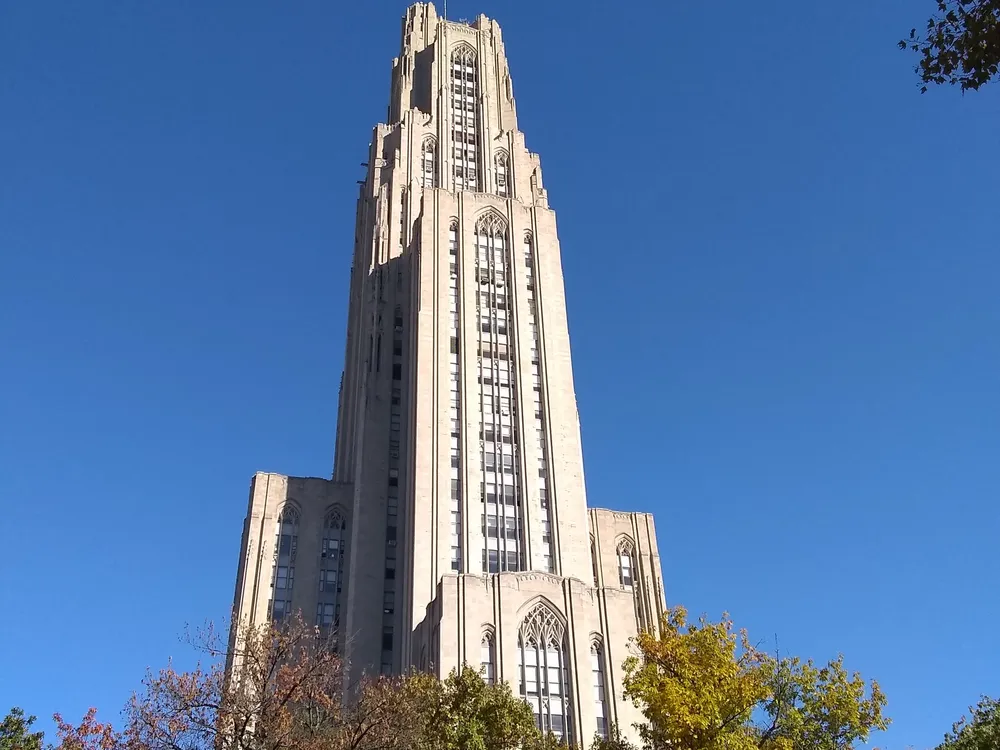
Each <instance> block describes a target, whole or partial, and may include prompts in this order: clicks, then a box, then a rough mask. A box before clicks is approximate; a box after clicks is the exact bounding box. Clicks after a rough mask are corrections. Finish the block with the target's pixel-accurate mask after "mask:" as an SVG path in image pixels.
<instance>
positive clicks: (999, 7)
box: [899, 0, 1000, 92]
mask: <svg viewBox="0 0 1000 750" xmlns="http://www.w3.org/2000/svg"><path fill="white" fill-rule="evenodd" d="M899 48H900V49H904V50H905V49H910V50H913V51H914V52H916V53H918V54H919V55H920V61H919V62H918V63H917V66H916V72H917V75H918V76H919V77H920V80H921V83H922V86H921V89H920V90H921V92H924V91H927V88H928V86H929V85H931V84H942V83H948V84H952V85H958V86H960V87H961V88H962V91H963V92H964V91H968V90H970V89H971V90H973V91H975V90H977V89H978V88H979V87H980V86H982V85H983V84H985V83H987V82H989V81H990V80H991V79H992V78H995V77H996V76H997V70H998V67H1000V0H937V13H936V14H935V15H933V16H932V17H931V18H930V19H929V20H928V21H927V27H926V29H925V31H924V32H923V33H922V34H921V33H918V31H917V29H912V30H911V31H910V36H909V38H908V39H903V40H901V41H900V42H899Z"/></svg>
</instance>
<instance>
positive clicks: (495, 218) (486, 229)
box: [476, 208, 507, 237]
mask: <svg viewBox="0 0 1000 750" xmlns="http://www.w3.org/2000/svg"><path fill="white" fill-rule="evenodd" d="M476 234H477V235H482V236H485V237H503V236H505V235H506V234H507V219H505V218H504V217H503V215H502V214H501V213H500V212H499V211H497V210H496V209H494V208H488V209H486V210H485V211H484V212H483V213H482V214H480V215H479V217H478V218H477V219H476Z"/></svg>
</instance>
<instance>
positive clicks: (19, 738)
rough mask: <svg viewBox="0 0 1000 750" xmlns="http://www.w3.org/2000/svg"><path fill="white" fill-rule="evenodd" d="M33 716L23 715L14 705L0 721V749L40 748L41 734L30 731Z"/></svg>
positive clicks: (27, 749)
mask: <svg viewBox="0 0 1000 750" xmlns="http://www.w3.org/2000/svg"><path fill="white" fill-rule="evenodd" d="M34 723H35V717H34V716H25V715H24V711H22V710H21V709H20V708H17V707H16V706H15V707H14V708H12V709H11V710H10V712H9V713H8V714H7V716H5V717H4V720H3V721H2V722H0V750H42V739H43V735H42V733H41V732H32V731H31V725H32V724H34Z"/></svg>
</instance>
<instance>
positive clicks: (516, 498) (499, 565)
mask: <svg viewBox="0 0 1000 750" xmlns="http://www.w3.org/2000/svg"><path fill="white" fill-rule="evenodd" d="M475 238H476V247H475V263H476V272H475V274H474V275H473V278H475V279H476V280H477V282H478V284H477V287H478V292H477V294H476V326H475V329H474V330H475V331H476V332H477V333H476V335H477V337H478V345H477V350H478V352H477V353H478V375H479V382H480V385H481V388H480V394H481V401H480V403H479V437H480V443H479V445H480V451H481V453H480V467H481V469H482V471H483V485H482V502H483V508H482V514H483V525H484V527H485V528H487V529H492V530H493V532H492V533H489V532H488V531H487V532H484V536H483V548H482V565H483V572H484V573H499V572H503V571H508V570H523V569H524V567H525V566H524V554H523V544H522V536H523V535H522V533H521V529H523V528H524V522H523V516H522V513H523V510H522V509H523V499H524V477H523V473H522V470H521V461H520V457H521V449H520V439H519V431H518V429H517V425H518V409H519V404H518V403H517V391H516V389H515V388H513V387H512V384H511V377H510V373H511V372H515V371H516V361H515V356H514V351H515V348H514V346H513V341H512V338H511V336H510V333H509V329H508V327H507V310H506V295H507V279H509V278H510V267H511V259H510V247H509V245H508V242H507V226H506V224H505V222H504V220H503V218H502V217H501V216H500V215H499V214H498V213H495V212H490V213H487V214H486V215H484V216H482V217H481V218H480V219H479V220H478V221H477V222H476V230H475ZM501 300H503V301H504V303H503V304H504V308H501V307H500V305H501Z"/></svg>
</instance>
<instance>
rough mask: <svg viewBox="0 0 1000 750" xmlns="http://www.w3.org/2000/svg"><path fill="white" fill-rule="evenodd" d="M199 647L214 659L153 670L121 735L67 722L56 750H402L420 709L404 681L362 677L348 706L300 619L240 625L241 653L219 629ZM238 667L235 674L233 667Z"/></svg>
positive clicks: (91, 715) (325, 652) (332, 659)
mask: <svg viewBox="0 0 1000 750" xmlns="http://www.w3.org/2000/svg"><path fill="white" fill-rule="evenodd" d="M190 640H191V643H192V645H194V646H195V647H196V648H198V649H199V650H201V651H202V652H203V653H204V654H205V655H206V656H207V657H208V664H207V665H204V666H203V665H201V664H199V665H198V666H197V667H195V669H193V670H191V671H188V672H179V671H177V670H175V669H174V668H173V667H172V666H168V667H167V668H166V669H163V670H160V671H159V672H156V673H153V672H150V673H148V674H147V675H146V678H145V679H144V680H143V683H142V689H141V690H140V691H139V692H138V693H136V694H135V695H134V696H133V697H132V699H131V700H130V701H129V703H128V705H127V706H126V709H125V726H124V729H122V730H121V731H116V730H114V729H112V728H111V727H110V726H109V725H105V724H101V723H100V722H98V721H97V720H96V712H95V711H94V710H93V709H91V711H90V712H88V714H87V715H86V716H85V717H84V719H83V721H82V722H81V724H80V725H79V726H73V725H71V724H67V723H66V722H63V721H62V719H61V718H60V717H57V720H58V721H59V722H60V728H59V735H60V740H61V741H60V743H59V745H58V747H57V748H56V750H217V749H218V748H220V747H224V748H226V749H227V750H293V749H294V750H403V749H404V748H408V747H411V746H412V741H413V740H414V735H413V731H412V727H413V726H414V725H415V720H414V711H415V708H414V706H413V704H412V703H410V702H407V701H405V700H400V696H401V695H402V680H399V679H389V678H381V677H376V678H368V677H364V678H362V679H361V680H360V681H359V682H358V684H356V685H353V686H351V696H350V698H351V700H344V698H345V697H346V695H345V687H344V671H343V667H342V663H341V660H340V659H339V657H338V656H337V654H336V653H335V652H334V651H333V650H332V649H330V648H327V644H326V643H325V642H324V641H323V640H322V639H321V638H320V637H319V634H318V632H317V630H316V629H315V628H312V627H309V626H307V625H305V624H304V623H303V622H302V621H301V619H296V620H293V621H292V622H290V623H288V624H286V625H283V626H282V627H271V626H268V625H265V626H258V627H244V628H241V629H240V631H239V633H238V636H237V637H236V638H235V639H234V642H235V644H236V645H235V647H233V648H231V649H230V648H229V646H228V645H227V644H226V642H225V641H224V640H223V638H222V637H220V636H219V635H218V634H216V633H215V632H214V631H213V630H212V629H209V630H207V631H204V632H202V633H198V634H195V636H194V637H193V638H191V639H190ZM227 664H229V665H230V666H231V669H230V670H227V668H226V665H227Z"/></svg>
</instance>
